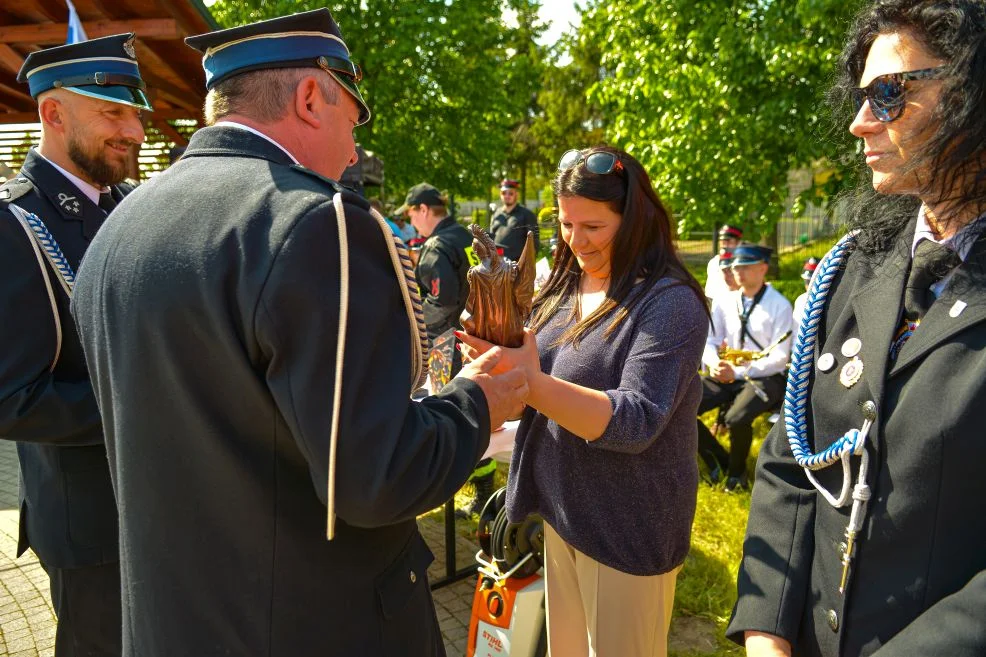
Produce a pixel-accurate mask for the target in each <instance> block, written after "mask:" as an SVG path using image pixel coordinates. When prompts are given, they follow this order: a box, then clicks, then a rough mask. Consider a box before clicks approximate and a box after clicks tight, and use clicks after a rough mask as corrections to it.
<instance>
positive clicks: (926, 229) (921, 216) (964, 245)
mask: <svg viewBox="0 0 986 657" xmlns="http://www.w3.org/2000/svg"><path fill="white" fill-rule="evenodd" d="M926 209H927V207H926V206H925V205H924V204H923V203H922V204H921V209H920V210H918V219H917V224H916V225H915V226H914V239H913V241H912V242H911V258H914V251H915V249H917V247H918V242H920V241H921V240H922V239H927V240H931V241H932V242H935V243H936V244H944V245H945V246H948V247H950V248H952V249H953V250H954V251H955V253H956V254H957V255H958V256H959V259H960V260H961V261H962V262H965V259H966V258H967V257H968V256H969V251H971V250H972V245H973V244H974V243H975V241H976V240H975V239H970V238H971V237H972V235H971V234H970V233H969V231H970V229H972V230H975V231H976V232H978V231H979V229H980V228H981V227H982V225H981V224H980V220H981V219H982V217H980V218H979V219H975V220H973V221H970V222H969V223H967V224H966V225H965V226H963V227H962V228H961V229H959V231H958V232H957V233H955V235H953V236H952V237H950V238H948V239H947V240H943V239H939V238H937V237H935V233H934V232H933V231H932V230H931V226H930V225H929V224H928V215H927V214H926V213H925V210H926ZM973 226H976V228H974V229H973V228H972V227H973Z"/></svg>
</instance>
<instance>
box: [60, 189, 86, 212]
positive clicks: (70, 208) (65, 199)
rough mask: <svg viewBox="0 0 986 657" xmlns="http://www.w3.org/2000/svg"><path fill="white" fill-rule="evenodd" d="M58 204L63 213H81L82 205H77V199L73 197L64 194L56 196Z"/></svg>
mask: <svg viewBox="0 0 986 657" xmlns="http://www.w3.org/2000/svg"><path fill="white" fill-rule="evenodd" d="M58 204H59V205H60V206H61V207H62V210H64V211H65V212H71V213H72V214H79V213H80V212H82V204H81V203H79V199H78V198H76V197H74V196H69V195H68V194H65V193H64V192H63V193H61V194H59V195H58Z"/></svg>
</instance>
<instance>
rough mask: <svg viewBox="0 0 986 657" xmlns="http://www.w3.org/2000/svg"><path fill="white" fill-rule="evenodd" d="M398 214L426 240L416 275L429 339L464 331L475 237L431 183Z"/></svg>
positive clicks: (417, 189)
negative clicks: (470, 254)
mask: <svg viewBox="0 0 986 657" xmlns="http://www.w3.org/2000/svg"><path fill="white" fill-rule="evenodd" d="M397 213H398V214H404V213H407V216H408V218H409V219H410V221H411V225H412V226H414V228H415V230H416V231H417V232H418V234H419V235H420V236H421V237H423V238H425V242H424V245H423V246H422V247H421V252H420V254H419V256H418V264H417V266H416V267H415V270H414V273H415V275H416V276H417V278H418V285H419V286H420V287H421V297H422V307H423V309H424V317H425V327H426V328H427V329H428V339H429V340H434V339H435V338H437V337H438V336H440V335H441V334H442V333H445V332H446V331H448V330H449V329H453V328H462V325H461V324H460V323H459V315H461V314H462V310H463V308H465V307H466V297H468V296H469V285H468V283H466V272H467V271H468V270H469V258H468V256H467V255H466V249H469V248H471V245H472V235H470V234H469V231H468V230H466V229H465V228H463V227H462V226H460V225H459V224H458V223H456V221H455V219H453V218H452V217H450V216H449V214H448V199H447V198H446V197H445V196H444V195H442V193H441V192H439V191H438V190H437V189H436V188H434V187H432V186H431V185H429V184H428V183H420V184H418V185H415V186H414V187H412V188H411V189H410V191H408V193H407V197H406V198H405V199H404V205H402V206H401V207H400V208H398V210H397Z"/></svg>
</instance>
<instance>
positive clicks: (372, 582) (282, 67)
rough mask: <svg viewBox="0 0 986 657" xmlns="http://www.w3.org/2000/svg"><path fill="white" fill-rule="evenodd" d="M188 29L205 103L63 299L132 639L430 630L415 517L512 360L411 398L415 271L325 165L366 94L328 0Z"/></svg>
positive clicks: (183, 649)
mask: <svg viewBox="0 0 986 657" xmlns="http://www.w3.org/2000/svg"><path fill="white" fill-rule="evenodd" d="M188 42H189V43H190V44H191V45H192V46H194V47H195V48H196V49H198V50H200V51H202V52H203V53H204V54H205V59H204V66H205V69H206V80H207V84H208V86H209V93H208V96H207V99H206V108H205V110H206V111H205V114H206V117H207V120H208V123H210V124H211V125H210V127H206V128H203V129H201V130H199V131H198V132H196V133H195V135H194V136H193V137H192V138H191V140H190V143H189V145H188V149H187V150H186V151H185V155H184V156H183V157H182V159H181V160H179V161H178V162H177V163H176V164H175V165H174V166H172V167H171V168H169V169H168V170H167V171H164V172H162V173H161V174H160V175H158V176H156V177H155V178H153V179H152V180H151V181H149V182H148V183H146V184H145V185H143V186H141V188H139V189H138V190H137V191H136V192H135V194H134V195H132V196H131V197H129V198H127V199H126V200H125V201H124V203H123V204H122V205H121V206H120V207H119V208H118V209H117V211H116V213H115V214H114V215H113V218H112V219H111V220H110V221H109V222H108V223H107V225H106V226H105V228H104V230H103V231H102V232H101V233H100V235H99V237H98V238H97V239H96V241H95V242H94V243H93V246H92V248H91V249H90V251H89V254H88V255H87V257H86V264H85V266H84V267H83V269H82V272H81V273H80V277H79V282H78V286H77V288H76V296H75V300H74V312H75V316H76V320H77V322H78V325H79V328H80V335H81V337H82V342H83V345H84V349H85V351H86V357H87V360H88V362H89V363H90V365H91V368H90V369H91V371H92V372H94V377H93V378H94V382H93V385H94V388H95V390H96V394H97V397H98V399H99V400H100V407H101V408H102V410H103V413H104V417H105V427H106V436H107V443H108V445H109V446H110V454H109V455H110V464H111V473H112V475H113V478H114V485H115V490H116V493H117V496H118V499H119V500H120V509H121V512H120V534H121V537H122V541H121V546H122V549H121V561H122V564H121V565H122V579H123V581H122V585H123V591H124V597H123V605H124V611H125V613H124V618H125V619H126V622H125V626H124V646H125V647H124V650H125V654H126V655H132V656H138V655H139V656H140V657H175V656H176V655H219V654H223V655H251V656H252V655H267V656H269V657H303V656H306V655H323V656H332V655H338V656H340V657H341V656H346V657H348V656H350V655H387V654H395V655H396V654H400V655H409V656H412V657H413V656H419V655H420V656H425V655H427V656H431V655H439V654H442V652H443V650H442V638H441V635H440V632H439V627H438V622H437V619H436V616H435V610H434V605H433V602H432V599H431V593H430V591H429V586H428V580H427V575H426V571H427V567H428V564H429V563H430V562H431V561H432V559H433V557H432V555H431V552H430V551H429V550H428V547H427V546H426V545H425V543H424V540H423V539H422V538H421V536H420V534H419V533H418V529H417V524H416V522H415V517H416V516H417V515H418V514H420V513H422V512H424V511H426V510H429V509H433V508H435V507H436V506H439V505H441V504H442V503H443V502H444V501H445V500H447V499H448V498H449V497H450V496H451V495H452V494H453V493H454V492H455V491H456V490H457V489H458V488H459V487H460V486H461V485H462V484H463V483H464V482H465V480H466V478H467V477H468V476H469V473H470V472H471V471H472V469H473V467H474V466H475V464H476V461H477V460H478V458H479V456H480V455H481V454H482V453H483V452H484V451H485V449H486V446H487V444H488V441H489V431H490V424H491V422H492V423H494V424H497V423H499V422H502V421H503V419H504V418H505V417H506V416H507V415H508V414H510V413H514V412H517V410H518V408H519V400H520V399H521V396H522V395H523V394H524V393H525V387H526V386H525V384H524V377H523V374H522V373H521V372H511V373H505V374H503V375H497V376H492V375H488V374H485V373H483V371H484V368H487V369H488V368H491V367H492V366H493V365H494V364H495V362H496V361H497V358H498V356H497V355H496V354H494V356H493V358H492V359H490V360H487V361H485V362H484V363H479V364H478V366H477V365H471V366H469V367H467V368H464V370H463V372H462V373H461V374H460V376H459V378H457V379H455V380H454V381H453V382H452V383H451V384H450V385H449V386H447V387H446V389H445V390H443V391H442V392H441V393H439V394H438V395H436V396H435V397H430V398H426V399H425V400H423V401H421V402H411V401H410V392H411V390H412V389H413V388H416V387H417V385H418V381H419V380H420V378H421V377H420V375H421V374H423V373H424V368H423V364H422V357H423V356H424V354H425V351H424V348H423V347H424V344H423V343H422V340H423V339H426V337H425V336H423V335H419V332H418V324H417V320H418V318H417V317H416V316H415V313H414V312H409V309H410V308H411V307H412V306H413V304H414V299H415V298H417V297H416V291H415V296H413V297H412V296H411V292H412V290H415V288H411V287H409V286H408V284H413V285H414V286H416V282H415V281H414V277H413V272H411V273H409V274H406V273H405V269H404V258H403V257H402V255H403V254H402V251H403V247H400V249H398V248H397V246H398V243H397V242H395V240H394V236H393V234H392V233H391V232H390V229H389V228H387V226H386V224H385V223H384V222H383V219H382V217H380V215H379V214H377V213H375V212H374V213H371V212H370V209H369V208H370V206H369V203H368V202H367V201H366V200H365V199H363V198H362V197H359V196H357V195H356V194H353V193H351V192H347V191H345V190H344V189H343V188H342V187H341V186H340V185H339V184H338V183H336V182H334V181H333V180H332V178H334V177H336V176H339V175H341V174H342V172H343V170H344V169H345V168H346V166H347V164H350V163H351V162H353V161H354V160H355V158H356V154H355V147H354V141H353V128H354V127H355V126H357V125H359V124H361V123H363V122H364V121H366V120H367V118H368V116H369V111H368V110H367V108H366V106H365V105H364V103H363V102H362V100H361V97H360V95H359V92H358V91H357V90H356V86H355V83H356V79H357V77H358V75H357V72H356V71H357V69H356V68H355V67H354V66H353V65H352V63H351V62H350V60H349V53H348V50H347V49H346V46H345V44H344V43H343V41H342V38H341V36H340V34H339V29H338V27H337V26H336V24H335V22H334V21H333V20H332V17H331V15H330V13H329V12H328V10H326V9H320V10H316V11H313V12H307V13H303V14H297V15H294V16H288V17H284V18H278V19H274V20H270V21H265V22H263V23H257V24H252V25H246V26H243V27H238V28H233V29H229V30H224V31H221V32H216V33H212V34H206V35H202V36H198V37H193V38H190V39H188ZM340 228H342V229H344V231H345V232H344V234H343V235H340ZM342 256H348V268H346V269H343V268H342V266H341V263H342V262H343V258H342ZM344 272H348V274H347V275H345V276H344V275H343V274H344ZM343 291H345V292H348V301H346V302H344V300H343V296H342V294H343V293H344V292H343ZM343 310H345V318H346V319H345V322H343V321H342V317H343V314H342V313H343ZM340 335H341V337H342V340H340ZM339 349H343V350H344V357H343V358H342V359H341V360H337V354H338V353H339V352H338V350H339ZM337 384H339V385H338V387H337ZM336 393H338V394H339V396H338V398H337V397H336ZM333 436H336V437H337V440H333ZM333 443H334V444H335V445H336V449H335V450H334V451H333V449H332V444H333ZM333 459H334V460H335V461H337V463H338V467H335V468H332V467H331V466H330V462H334V461H332V460H333ZM333 473H334V474H333ZM327 507H328V508H327ZM333 510H334V512H335V513H333ZM327 516H328V518H329V524H328V534H329V536H330V537H331V538H332V540H330V541H327V540H326V538H327V536H326V534H327V525H326V519H327Z"/></svg>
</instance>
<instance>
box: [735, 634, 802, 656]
mask: <svg viewBox="0 0 986 657" xmlns="http://www.w3.org/2000/svg"><path fill="white" fill-rule="evenodd" d="M743 638H744V641H745V643H746V656H747V657H791V644H790V643H788V641H787V639H782V638H781V637H779V636H774V635H773V634H767V633H766V632H746V633H745V634H744V635H743Z"/></svg>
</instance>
